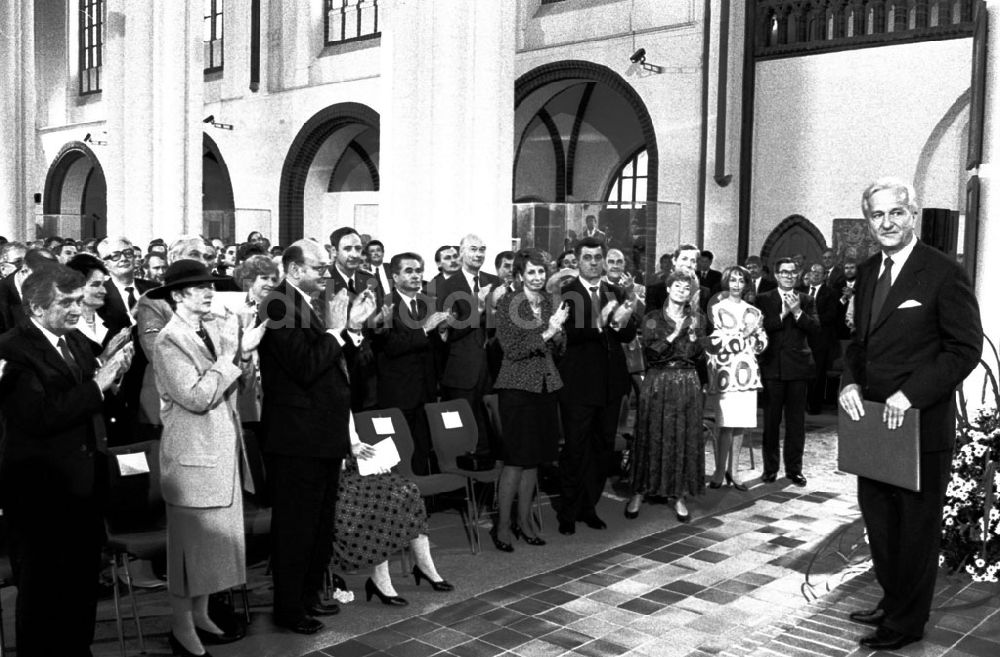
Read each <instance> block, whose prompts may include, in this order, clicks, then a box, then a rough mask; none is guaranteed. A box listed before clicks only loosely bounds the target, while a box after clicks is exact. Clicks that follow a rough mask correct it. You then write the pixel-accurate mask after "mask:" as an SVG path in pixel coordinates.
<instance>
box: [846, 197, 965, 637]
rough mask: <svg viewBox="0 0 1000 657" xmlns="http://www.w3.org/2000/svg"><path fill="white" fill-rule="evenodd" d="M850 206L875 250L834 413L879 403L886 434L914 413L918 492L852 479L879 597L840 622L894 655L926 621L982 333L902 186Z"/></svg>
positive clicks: (855, 414) (863, 276)
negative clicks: (960, 417) (962, 413)
mask: <svg viewBox="0 0 1000 657" xmlns="http://www.w3.org/2000/svg"><path fill="white" fill-rule="evenodd" d="M861 210H862V212H864V215H865V218H866V219H868V226H869V228H870V229H871V232H872V234H873V235H874V237H875V238H876V239H877V240H878V242H879V244H880V245H881V246H882V251H881V253H879V254H877V255H874V256H872V257H871V258H869V259H868V260H867V261H865V262H864V263H863V264H861V265H860V266H859V267H858V283H857V285H856V288H855V289H856V294H855V325H856V332H855V337H854V340H853V341H852V342H851V344H850V346H849V347H848V349H847V353H846V355H845V357H844V375H843V383H844V387H843V389H842V390H841V392H840V406H841V408H842V409H843V410H844V411H845V412H846V413H847V415H848V416H849V417H850V418H851V419H852V420H855V421H856V420H858V419H859V418H860V417H861V416H862V415H864V409H863V407H862V400H863V399H864V400H870V401H876V402H884V403H885V407H884V411H883V415H882V421H883V422H884V423H885V425H886V426H887V427H888V428H889V429H890V430H895V429H898V428H899V427H900V425H901V424H902V422H903V415H904V413H905V412H906V411H907V410H908V409H910V408H916V409H919V410H920V465H919V469H920V472H919V475H920V490H919V491H910V490H906V489H904V488H900V487H898V486H894V485H892V484H888V483H884V482H881V481H877V480H875V479H869V478H867V477H859V478H858V501H859V503H860V505H861V513H862V515H863V517H864V520H865V526H866V528H867V530H868V538H869V544H870V546H871V552H872V560H873V562H874V565H875V575H876V577H877V578H878V582H879V584H880V585H881V586H882V590H883V597H882V600H881V601H880V602H879V604H878V606H877V607H876V608H875V609H871V610H864V611H856V612H853V613H852V614H851V620H854V621H856V622H860V623H868V624H871V625H876V626H877V628H878V629H877V630H876V631H875V632H874V633H872V634H870V635H868V636H866V637H864V638H862V639H861V645H862V646H865V647H866V648H870V649H872V650H895V649H898V648H900V647H902V646H905V645H907V644H909V643H913V642H914V641H919V640H920V639H921V638H923V630H924V624H925V623H926V622H927V618H928V616H929V614H930V606H931V599H932V597H933V595H934V583H935V580H936V578H937V570H938V552H939V548H940V539H941V513H942V507H943V505H944V493H945V488H946V486H947V484H948V478H949V476H948V475H949V470H950V466H951V456H952V447H953V446H954V441H955V409H954V395H955V388H956V387H957V386H958V385H959V384H960V383H961V382H962V380H963V379H965V377H966V376H968V374H969V373H970V372H971V371H972V370H973V368H974V367H975V366H976V364H977V363H978V361H979V356H980V353H981V351H982V345H983V330H982V324H981V322H980V318H979V306H978V304H977V302H976V297H975V294H974V292H973V289H972V283H971V282H970V280H969V277H968V276H967V275H966V273H965V270H963V269H962V268H961V267H960V266H959V265H958V264H957V263H956V262H955V261H954V260H953V259H951V258H949V257H947V256H946V255H944V254H943V253H941V252H940V251H938V250H936V249H934V248H932V247H929V246H927V245H926V244H923V243H922V242H920V241H919V240H918V239H917V237H916V235H915V234H914V229H915V228H916V226H917V223H918V221H919V218H918V217H919V214H918V212H919V210H918V206H917V201H916V196H915V193H914V190H913V187H912V186H911V185H909V184H908V183H906V182H904V181H901V180H895V179H889V178H886V179H880V180H877V181H875V182H874V183H872V184H871V185H869V187H868V188H867V189H866V190H865V191H864V194H863V195H862V197H861Z"/></svg>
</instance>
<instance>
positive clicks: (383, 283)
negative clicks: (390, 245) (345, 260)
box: [361, 240, 392, 298]
mask: <svg viewBox="0 0 1000 657" xmlns="http://www.w3.org/2000/svg"><path fill="white" fill-rule="evenodd" d="M384 260H385V245H383V244H382V242H380V241H378V240H371V241H370V242H368V243H367V244H365V263H364V266H362V268H361V271H363V272H364V273H365V274H367V275H368V276H369V277H371V278H372V279H374V280H375V282H376V283H377V284H378V290H379V294H380V295H381V298H386V297H388V296H389V295H390V293H391V292H392V272H391V271H390V270H389V263H388V262H384Z"/></svg>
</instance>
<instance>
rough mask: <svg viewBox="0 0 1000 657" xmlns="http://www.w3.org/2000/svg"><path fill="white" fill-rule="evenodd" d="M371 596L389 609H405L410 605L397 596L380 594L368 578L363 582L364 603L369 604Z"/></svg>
mask: <svg viewBox="0 0 1000 657" xmlns="http://www.w3.org/2000/svg"><path fill="white" fill-rule="evenodd" d="M373 595H374V596H376V597H378V599H379V601H381V602H382V604H384V605H389V606H390V607H405V606H406V605H408V604H410V603H409V602H407V601H406V599H405V598H401V597H399V596H398V595H386V594H385V593H382V592H381V591H379V589H378V587H377V586H376V585H375V582H373V581H372V578H371V577H369V578H368V580H367V581H366V582H365V601H367V602H371V600H372V596H373Z"/></svg>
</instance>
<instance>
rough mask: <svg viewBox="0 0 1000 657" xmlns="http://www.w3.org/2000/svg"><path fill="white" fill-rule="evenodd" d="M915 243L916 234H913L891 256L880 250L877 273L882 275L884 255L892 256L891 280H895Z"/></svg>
mask: <svg viewBox="0 0 1000 657" xmlns="http://www.w3.org/2000/svg"><path fill="white" fill-rule="evenodd" d="M916 245H917V236H916V235H914V236H913V238H912V239H911V240H910V243H909V244H907V245H906V246H904V247H903V248H902V249H900V250H899V251H898V252H896V253H894V254H893V255H892V256H887V255H886V253H885V251H883V252H882V264H881V265H880V266H879V268H878V275H879V276H881V275H882V270H884V269H885V259H886V257H891V258H892V274H891V275H892V282H893V283H895V282H896V278H897V277H898V276H899V272H901V271H903V265H905V264H906V261H907V260H908V259H909V257H910V254H911V253H913V247H915V246H916Z"/></svg>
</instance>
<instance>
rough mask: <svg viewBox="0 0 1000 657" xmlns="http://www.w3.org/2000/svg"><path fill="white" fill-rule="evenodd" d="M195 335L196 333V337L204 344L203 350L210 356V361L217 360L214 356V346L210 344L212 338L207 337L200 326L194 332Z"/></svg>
mask: <svg viewBox="0 0 1000 657" xmlns="http://www.w3.org/2000/svg"><path fill="white" fill-rule="evenodd" d="M195 333H197V334H198V337H199V338H201V341H202V342H204V343H205V348H206V349H208V353H210V354H212V359H213V360H214V359H216V358H218V356H216V355H215V345H214V344H213V343H212V338H210V337H209V335H208V331H206V330H205V327H204V326H202V327H201V328H199V329H198V330H197V331H195Z"/></svg>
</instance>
